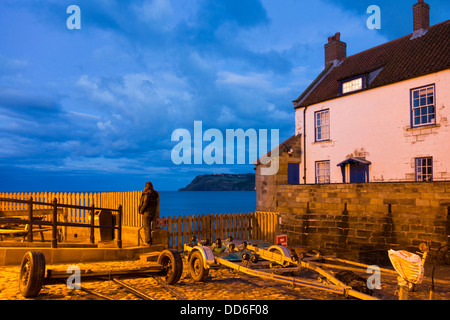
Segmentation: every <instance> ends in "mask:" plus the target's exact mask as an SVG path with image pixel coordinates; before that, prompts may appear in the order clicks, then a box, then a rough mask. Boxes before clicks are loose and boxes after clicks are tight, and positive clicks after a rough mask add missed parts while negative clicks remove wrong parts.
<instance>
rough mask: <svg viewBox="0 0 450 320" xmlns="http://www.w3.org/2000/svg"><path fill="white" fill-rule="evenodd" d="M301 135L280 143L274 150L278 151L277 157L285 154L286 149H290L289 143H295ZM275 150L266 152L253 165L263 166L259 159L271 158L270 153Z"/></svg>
mask: <svg viewBox="0 0 450 320" xmlns="http://www.w3.org/2000/svg"><path fill="white" fill-rule="evenodd" d="M301 136H302V135H301V134H298V135H293V136H292V137H290V138H289V139H287V140H286V141H284V142H282V143H281V144H280V145H279V146H278V147H277V148H276V149H278V155H279V154H281V153H283V152H287V151H288V149H289V148H290V145H289V144H290V143H293V142H295V141H296V140H297V139H300V138H301ZM276 149H273V150H270V151H269V152H267V153H266V154H265V155H264V156H262V157H260V158H259V159H257V160H256V161H255V162H254V164H255V165H260V164H263V163H262V162H261V159H262V158H263V157H271V156H272V152H274V151H275V150H276Z"/></svg>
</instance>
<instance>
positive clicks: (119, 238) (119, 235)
mask: <svg viewBox="0 0 450 320" xmlns="http://www.w3.org/2000/svg"><path fill="white" fill-rule="evenodd" d="M118 211H119V214H118V215H117V220H118V221H117V247H118V248H119V249H122V218H123V207H122V205H119V208H118Z"/></svg>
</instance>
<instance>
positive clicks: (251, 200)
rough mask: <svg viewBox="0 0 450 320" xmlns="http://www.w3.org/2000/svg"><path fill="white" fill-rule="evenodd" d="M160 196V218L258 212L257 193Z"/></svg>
mask: <svg viewBox="0 0 450 320" xmlns="http://www.w3.org/2000/svg"><path fill="white" fill-rule="evenodd" d="M160 196H161V200H160V217H178V216H186V217H187V216H189V215H192V216H193V215H202V214H205V215H206V214H227V213H247V212H254V211H255V210H256V192H255V191H160Z"/></svg>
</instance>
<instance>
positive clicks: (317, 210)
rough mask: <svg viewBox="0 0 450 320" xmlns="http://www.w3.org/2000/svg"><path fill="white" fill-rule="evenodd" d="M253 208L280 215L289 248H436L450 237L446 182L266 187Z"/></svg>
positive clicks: (449, 185)
mask: <svg viewBox="0 0 450 320" xmlns="http://www.w3.org/2000/svg"><path fill="white" fill-rule="evenodd" d="M266 188H269V189H270V190H266V193H264V194H258V202H257V210H260V211H274V212H278V213H280V216H281V224H280V226H279V228H280V231H281V232H282V233H284V234H287V236H288V244H289V245H290V246H304V247H308V248H315V249H319V250H321V251H323V252H326V253H339V252H341V253H344V252H359V253H363V252H370V251H373V252H376V251H377V250H383V251H386V249H405V250H408V249H409V250H413V252H415V251H417V250H418V249H417V246H418V245H419V244H420V243H422V242H425V243H427V244H428V245H429V246H430V248H431V249H435V250H437V249H438V248H439V247H440V246H442V245H444V244H447V242H448V237H447V235H448V234H450V182H423V183H367V184H326V185H276V184H271V185H269V186H266Z"/></svg>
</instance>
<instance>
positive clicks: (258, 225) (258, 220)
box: [167, 212, 278, 250]
mask: <svg viewBox="0 0 450 320" xmlns="http://www.w3.org/2000/svg"><path fill="white" fill-rule="evenodd" d="M277 222H278V214H276V213H272V212H250V213H232V214H219V215H194V216H191V215H190V216H188V217H186V216H182V217H181V216H180V217H169V218H168V219H167V230H168V231H169V236H170V244H169V245H170V246H171V247H172V248H173V249H177V250H181V249H182V248H183V244H185V243H190V242H191V239H192V237H194V236H195V237H196V239H197V240H206V239H208V240H209V241H211V242H214V241H216V240H217V239H222V240H225V239H227V238H229V237H232V238H233V239H258V240H264V241H268V242H272V243H273V242H274V241H275V236H276V234H277Z"/></svg>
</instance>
